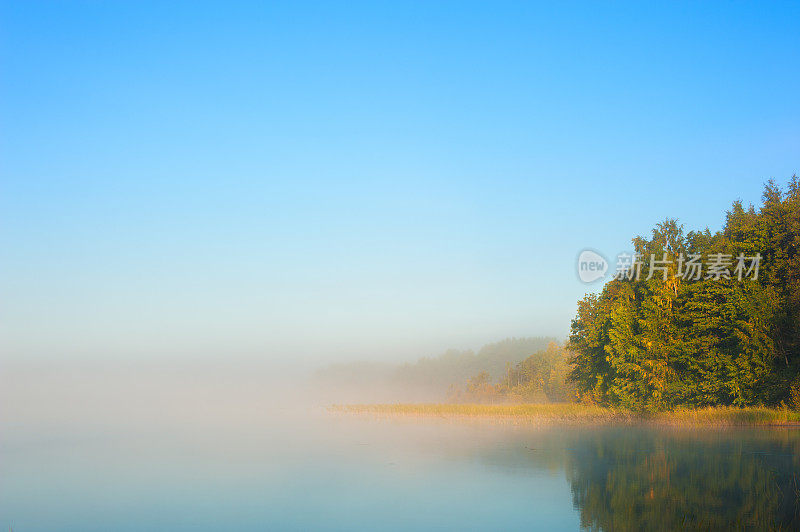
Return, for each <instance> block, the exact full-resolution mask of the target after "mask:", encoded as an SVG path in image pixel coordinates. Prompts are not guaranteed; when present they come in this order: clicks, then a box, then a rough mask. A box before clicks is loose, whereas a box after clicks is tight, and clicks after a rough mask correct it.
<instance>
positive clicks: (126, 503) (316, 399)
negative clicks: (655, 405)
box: [0, 363, 800, 531]
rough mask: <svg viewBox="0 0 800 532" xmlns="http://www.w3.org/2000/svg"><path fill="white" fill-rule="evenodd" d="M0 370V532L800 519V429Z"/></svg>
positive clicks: (182, 373) (270, 376)
mask: <svg viewBox="0 0 800 532" xmlns="http://www.w3.org/2000/svg"><path fill="white" fill-rule="evenodd" d="M0 379H1V380H0V404H2V413H1V414H0V415H1V416H2V417H1V418H0V423H1V424H0V450H1V451H2V456H3V457H4V459H3V461H2V463H0V525H3V526H8V525H11V526H13V528H14V530H83V531H86V530H110V529H114V530H143V529H147V530H222V529H229V530H264V529H279V530H354V529H355V530H371V529H375V528H377V527H380V528H382V529H396V530H407V529H412V528H419V527H424V528H426V529H431V528H448V529H482V530H497V529H531V528H533V529H547V530H574V529H576V528H578V527H580V526H581V524H583V525H584V526H590V525H593V526H601V527H605V528H614V529H623V530H624V529H637V528H641V527H645V528H650V529H652V528H665V529H666V528H671V527H675V526H680V524H681V523H695V524H698V525H700V526H706V525H707V526H712V527H714V526H723V525H725V526H727V525H731V524H735V523H740V524H744V525H747V524H748V523H773V524H776V525H783V526H784V528H785V527H786V525H794V524H797V523H798V521H797V508H798V505H797V500H798V491H797V489H796V488H794V487H793V486H796V484H794V482H796V480H797V478H798V474H800V465H798V464H799V462H798V456H799V455H800V452H799V451H800V434H798V431H797V430H796V429H781V430H775V431H771V430H767V431H765V430H763V429H762V430H757V431H754V430H727V431H708V430H706V431H703V432H697V431H687V430H682V431H675V430H664V429H655V428H645V427H593V428H586V427H563V426H562V427H547V426H541V427H537V426H528V425H519V426H514V425H503V424H492V423H486V422H470V423H453V422H447V421H445V420H438V419H425V420H422V419H412V418H402V419H378V418H370V417H356V416H347V415H341V414H334V413H331V412H328V411H327V409H326V405H327V404H329V401H330V396H329V395H327V394H328V393H329V392H325V393H322V394H321V393H312V391H313V386H312V383H311V381H309V380H307V379H305V378H304V377H292V378H287V377H285V376H282V375H281V374H279V373H276V372H274V371H272V370H271V368H269V367H266V366H263V365H257V364H252V363H250V364H245V363H240V364H236V363H227V364H222V363H220V364H212V363H208V364H206V365H199V366H198V365H192V366H190V365H188V364H186V365H181V364H177V363H176V364H172V365H164V364H161V365H154V364H150V365H148V364H144V363H143V364H139V365H137V364H126V365H119V364H118V365H110V364H106V365H97V364H93V365H92V364H87V365H84V366H82V367H81V366H80V365H71V366H69V365H60V366H59V365H57V364H55V365H53V364H51V365H49V366H44V365H39V366H35V365H30V364H28V365H25V364H21V363H18V364H15V365H9V364H6V365H5V366H4V367H3V368H2V375H1V376H0ZM623 506H624V508H623Z"/></svg>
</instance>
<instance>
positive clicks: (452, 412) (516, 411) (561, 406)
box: [328, 403, 800, 427]
mask: <svg viewBox="0 0 800 532" xmlns="http://www.w3.org/2000/svg"><path fill="white" fill-rule="evenodd" d="M328 411H329V412H331V413H339V414H345V415H358V416H373V417H378V418H424V419H436V418H438V419H445V420H453V421H472V420H488V421H495V422H498V423H513V424H553V425H636V424H648V425H662V426H674V427H681V426H685V427H800V411H798V410H792V409H789V408H767V407H745V408H738V407H727V406H725V407H702V408H679V409H675V410H668V411H661V412H652V413H642V412H635V411H632V410H627V409H622V408H607V407H601V406H592V405H580V404H574V403H510V404H461V403H384V404H344V405H332V406H330V407H328Z"/></svg>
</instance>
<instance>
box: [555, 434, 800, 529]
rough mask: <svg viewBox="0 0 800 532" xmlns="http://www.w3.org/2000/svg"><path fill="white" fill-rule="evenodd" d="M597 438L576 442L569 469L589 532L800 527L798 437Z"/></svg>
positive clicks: (641, 435)
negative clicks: (599, 531) (595, 530)
mask: <svg viewBox="0 0 800 532" xmlns="http://www.w3.org/2000/svg"><path fill="white" fill-rule="evenodd" d="M767 434H769V433H767ZM597 436H598V437H597V438H591V439H582V440H579V441H578V442H576V444H577V447H576V448H575V449H574V452H573V453H572V454H571V455H570V457H569V459H568V461H567V464H566V472H567V478H568V479H569V481H570V484H571V485H572V493H573V500H574V503H575V505H576V506H577V507H578V508H580V511H581V524H582V525H583V526H585V527H588V528H593V529H602V530H645V529H650V530H652V529H663V530H673V529H678V528H681V527H687V526H688V527H691V528H697V527H699V528H701V529H712V530H713V529H719V528H721V529H728V528H731V527H734V528H750V527H757V528H759V529H763V528H766V529H772V528H780V529H797V528H798V527H800V516H799V515H798V510H800V505H799V503H800V500H799V499H798V497H799V496H800V495H799V494H800V492H798V489H800V485H798V484H799V483H800V468H799V467H798V460H797V455H798V453H800V441H798V439H797V438H796V437H794V438H788V437H786V436H787V435H784V436H783V437H777V438H774V439H765V438H759V437H758V436H755V439H751V438H750V437H752V436H753V435H752V434H748V435H747V436H748V438H745V439H739V438H738V437H739V436H741V434H739V432H737V431H730V432H727V433H726V432H723V433H716V434H712V435H707V436H706V437H698V434H697V433H693V434H691V435H688V434H681V433H670V432H656V431H647V430H631V431H630V432H622V431H619V430H618V431H615V432H611V431H609V432H605V433H601V434H598V435H597ZM759 440H760V441H759Z"/></svg>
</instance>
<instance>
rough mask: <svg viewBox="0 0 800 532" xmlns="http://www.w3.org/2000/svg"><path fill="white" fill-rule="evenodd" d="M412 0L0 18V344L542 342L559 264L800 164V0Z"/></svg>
mask: <svg viewBox="0 0 800 532" xmlns="http://www.w3.org/2000/svg"><path fill="white" fill-rule="evenodd" d="M431 4H432V3H428V2H423V3H419V4H416V5H414V4H411V3H407V2H402V3H401V2H397V3H396V5H394V6H392V5H390V4H388V3H375V2H369V3H363V4H357V3H353V2H341V3H338V4H307V3H297V2H292V3H288V2H287V3H285V4H271V3H252V4H251V3H235V2H219V3H217V4H211V3H203V2H185V3H170V4H169V5H164V4H161V3H148V2H129V3H128V4H121V3H115V2H87V3H83V2H48V3H44V2H29V1H24V2H2V4H1V6H2V7H0V348H2V354H3V355H4V356H8V357H18V356H24V357H78V356H90V357H96V356H103V357H110V358H115V359H120V358H126V357H145V356H146V357H157V356H234V355H246V356H258V357H263V358H265V359H269V360H300V361H306V362H309V363H312V362H313V363H316V362H319V361H325V360H333V359H350V358H373V359H390V358H397V357H409V358H415V357H417V356H422V355H431V354H436V353H437V352H439V351H441V350H442V349H444V348H446V347H450V346H452V347H461V348H466V347H477V346H479V345H480V344H482V343H485V342H489V341H494V340H499V339H501V338H503V337H506V336H523V335H538V334H554V335H558V336H560V337H563V336H565V335H566V334H567V332H568V329H569V321H570V319H571V318H572V316H573V314H574V310H575V303H576V301H577V299H578V298H579V297H581V296H582V295H583V294H584V293H585V292H586V291H592V290H597V289H598V287H599V286H598V285H591V286H587V285H583V284H581V283H580V282H579V281H578V279H577V277H576V275H575V270H574V262H575V258H576V255H577V254H578V252H579V251H580V250H581V249H583V248H584V247H592V248H596V249H598V250H602V251H604V252H605V253H608V254H613V253H616V252H618V251H621V250H624V249H627V248H629V244H630V238H631V237H633V236H634V235H636V234H646V233H648V232H649V230H650V228H651V227H652V226H653V224H654V223H656V222H658V221H660V220H662V219H663V218H664V217H666V216H675V217H678V218H679V219H680V221H681V222H683V223H684V224H685V225H686V227H687V229H689V228H703V227H705V226H709V227H711V229H712V230H713V229H717V228H719V227H720V225H721V223H722V221H723V219H724V212H725V210H726V209H727V208H728V207H729V206H730V203H731V202H732V201H733V200H735V199H737V198H740V199H742V200H743V201H744V202H745V203H749V202H752V203H756V204H757V203H758V202H759V201H760V195H761V189H762V186H763V183H764V181H766V180H767V179H769V178H771V177H774V178H776V179H777V180H778V182H779V183H785V182H786V181H787V179H788V178H789V177H790V176H791V175H792V174H793V173H794V172H798V171H800V95H799V93H798V87H799V86H800V84H799V83H798V81H800V32H798V22H800V3H798V2H792V3H778V2H774V3H768V4H760V3H756V2H748V3H739V2H736V3H731V2H725V3H721V4H713V3H707V2H703V3H700V2H686V3H680V2H661V3H658V4H659V5H656V3H631V4H623V3H616V2H615V3H613V4H612V3H601V2H591V3H585V4H583V3H561V2H548V3H542V4H538V5H528V4H527V3H522V2H520V3H510V4H505V3H498V2H485V3H466V2H453V3H449V4H448V3H436V5H431ZM645 4H652V5H645Z"/></svg>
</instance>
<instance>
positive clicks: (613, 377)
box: [568, 175, 800, 410]
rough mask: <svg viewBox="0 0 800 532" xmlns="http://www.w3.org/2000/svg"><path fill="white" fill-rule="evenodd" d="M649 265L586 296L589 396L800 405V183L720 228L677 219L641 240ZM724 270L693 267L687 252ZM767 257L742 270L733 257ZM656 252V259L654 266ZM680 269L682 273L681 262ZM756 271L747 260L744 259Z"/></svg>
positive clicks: (635, 401)
mask: <svg viewBox="0 0 800 532" xmlns="http://www.w3.org/2000/svg"><path fill="white" fill-rule="evenodd" d="M633 245H634V249H635V252H636V253H637V254H638V257H640V260H641V264H640V266H637V268H638V267H640V268H641V269H642V271H649V270H650V269H651V268H652V267H655V266H657V267H658V271H659V273H658V275H652V276H650V275H648V277H650V278H649V279H648V278H646V277H645V276H639V277H638V278H637V277H636V276H635V275H629V274H631V273H632V272H631V271H628V272H625V273H627V274H623V275H617V276H616V278H614V279H613V280H611V281H609V282H607V283H606V284H605V285H604V287H603V289H602V291H601V292H600V293H599V294H589V295H587V296H586V297H584V298H583V299H582V300H581V301H580V302H579V303H578V311H577V316H576V317H575V319H574V320H573V321H572V325H571V333H570V337H569V342H568V348H569V350H570V351H571V352H572V353H573V357H572V359H571V364H572V367H571V369H570V372H569V379H570V380H571V381H572V382H573V383H574V385H575V387H576V393H577V398H579V399H580V400H582V401H584V402H588V403H595V404H600V405H605V406H619V407H625V408H632V409H644V410H658V409H668V408H672V407H677V406H690V407H701V406H716V405H732V406H759V405H770V406H777V405H781V404H786V405H791V406H800V253H799V251H800V180H798V178H797V176H796V175H795V176H793V177H792V179H791V180H790V182H789V184H788V187H787V189H786V190H782V189H781V188H780V187H779V186H777V185H776V184H775V183H774V182H773V181H770V182H768V183H767V184H766V185H765V188H764V193H763V203H762V205H761V207H760V208H759V209H756V208H754V207H753V206H749V207H747V208H745V207H744V206H743V205H742V203H741V202H740V201H736V202H734V203H733V205H732V207H731V209H730V210H729V211H728V212H727V215H726V217H725V222H724V225H723V227H722V229H721V230H720V231H717V232H716V233H711V232H710V231H709V230H708V229H705V230H704V231H689V232H686V233H685V232H684V229H683V226H682V225H679V224H678V222H677V221H676V220H674V219H667V220H665V221H664V222H662V223H659V224H657V225H656V227H655V228H654V229H653V231H652V235H651V236H650V238H649V239H648V238H644V237H636V238H634V239H633ZM690 256H702V257H704V258H706V259H709V258H713V259H715V261H716V262H719V260H717V259H720V258H722V259H723V261H724V265H725V267H724V268H722V269H719V268H718V269H717V271H714V272H710V271H708V270H706V271H703V272H697V274H695V273H694V272H693V273H692V274H691V275H686V271H685V266H686V263H687V261H686V258H688V257H690ZM743 256H744V257H760V264H759V265H758V271H757V272H755V271H753V272H750V275H747V276H743V275H742V271H741V270H739V271H737V269H738V266H739V261H737V260H736V259H737V257H743ZM656 261H658V264H656ZM682 269H683V271H682ZM748 269H749V267H748Z"/></svg>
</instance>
